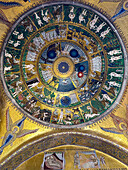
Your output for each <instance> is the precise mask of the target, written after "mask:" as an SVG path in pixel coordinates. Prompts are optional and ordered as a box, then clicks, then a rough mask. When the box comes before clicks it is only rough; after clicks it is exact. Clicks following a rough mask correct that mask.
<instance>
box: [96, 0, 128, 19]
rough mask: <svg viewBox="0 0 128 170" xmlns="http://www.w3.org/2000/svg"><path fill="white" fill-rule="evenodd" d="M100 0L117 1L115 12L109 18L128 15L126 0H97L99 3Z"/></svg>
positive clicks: (102, 0)
mask: <svg viewBox="0 0 128 170" xmlns="http://www.w3.org/2000/svg"><path fill="white" fill-rule="evenodd" d="M101 2H119V4H118V6H117V8H116V10H115V14H114V16H113V17H112V18H111V19H112V20H113V21H115V20H116V19H118V18H121V17H124V16H126V15H128V0H99V3H101Z"/></svg>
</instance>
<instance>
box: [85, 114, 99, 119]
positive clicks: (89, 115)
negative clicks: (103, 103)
mask: <svg viewBox="0 0 128 170" xmlns="http://www.w3.org/2000/svg"><path fill="white" fill-rule="evenodd" d="M99 115H100V114H85V115H84V117H85V119H88V120H89V118H93V117H94V116H99Z"/></svg>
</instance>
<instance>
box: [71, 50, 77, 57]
mask: <svg viewBox="0 0 128 170" xmlns="http://www.w3.org/2000/svg"><path fill="white" fill-rule="evenodd" d="M70 56H71V57H72V58H76V57H78V51H77V50H76V49H72V50H71V51H70Z"/></svg>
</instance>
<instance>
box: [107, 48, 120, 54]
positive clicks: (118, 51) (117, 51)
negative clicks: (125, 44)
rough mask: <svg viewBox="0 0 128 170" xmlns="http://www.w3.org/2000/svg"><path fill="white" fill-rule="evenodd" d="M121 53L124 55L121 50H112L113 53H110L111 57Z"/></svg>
mask: <svg viewBox="0 0 128 170" xmlns="http://www.w3.org/2000/svg"><path fill="white" fill-rule="evenodd" d="M120 53H122V51H121V49H120V50H111V51H109V53H108V54H109V55H114V54H120Z"/></svg>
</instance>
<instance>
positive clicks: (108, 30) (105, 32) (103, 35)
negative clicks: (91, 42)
mask: <svg viewBox="0 0 128 170" xmlns="http://www.w3.org/2000/svg"><path fill="white" fill-rule="evenodd" d="M110 30H111V28H110V27H108V28H107V29H106V30H105V31H103V32H102V33H101V34H100V37H102V38H103V39H104V38H105V36H106V35H107V34H108V33H109V32H110Z"/></svg>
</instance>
